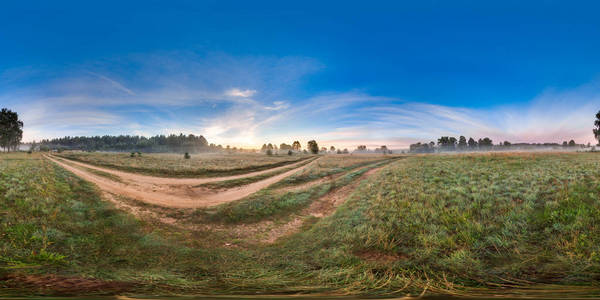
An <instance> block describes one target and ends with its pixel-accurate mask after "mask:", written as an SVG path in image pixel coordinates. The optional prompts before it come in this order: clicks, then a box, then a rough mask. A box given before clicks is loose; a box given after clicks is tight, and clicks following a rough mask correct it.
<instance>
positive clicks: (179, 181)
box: [52, 156, 311, 186]
mask: <svg viewBox="0 0 600 300" xmlns="http://www.w3.org/2000/svg"><path fill="white" fill-rule="evenodd" d="M52 158H54V159H55V160H56V159H60V160H64V161H68V162H69V163H70V164H74V165H78V166H82V167H86V168H89V169H94V170H98V171H102V172H106V173H109V174H113V175H116V176H119V177H120V178H121V179H125V180H129V181H134V182H144V183H150V184H157V185H167V184H168V185H192V186H193V185H199V184H204V183H210V182H218V181H225V180H232V179H239V178H244V177H252V176H257V175H262V174H265V173H269V172H274V171H278V170H282V169H286V168H290V167H295V166H298V165H301V164H303V163H305V162H307V160H310V159H311V158H308V159H303V160H302V161H299V162H296V163H293V164H288V165H283V166H279V167H276V168H272V169H267V170H262V171H256V172H251V173H245V174H240V175H232V176H223V177H206V178H169V177H156V176H148V175H141V174H135V173H130V172H125V171H118V170H113V169H109V168H103V167H98V166H95V165H92V164H86V163H82V162H78V161H74V160H70V159H67V158H64V157H56V156H52Z"/></svg>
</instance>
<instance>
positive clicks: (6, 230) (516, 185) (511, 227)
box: [0, 153, 600, 296]
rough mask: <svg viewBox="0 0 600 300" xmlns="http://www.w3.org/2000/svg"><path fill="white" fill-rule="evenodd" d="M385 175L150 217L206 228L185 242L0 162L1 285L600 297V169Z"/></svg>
mask: <svg viewBox="0 0 600 300" xmlns="http://www.w3.org/2000/svg"><path fill="white" fill-rule="evenodd" d="M94 155H97V154H94ZM388 158H389V157H388ZM269 159H270V158H269ZM332 159H334V160H335V159H339V158H337V157H333V158H332ZM382 159H384V157H383V156H372V159H366V160H354V159H348V160H342V161H340V162H339V167H337V168H339V169H343V170H342V171H339V172H338V173H339V174H340V175H339V176H337V177H334V178H332V180H331V181H325V182H320V183H319V184H317V185H314V186H310V187H307V188H306V189H304V190H301V191H295V192H285V191H284V190H283V191H282V187H289V186H293V185H294V184H301V183H305V182H307V180H298V181H288V182H287V183H285V184H283V186H279V187H269V188H267V189H265V190H262V191H260V192H258V193H256V194H254V195H251V196H250V197H247V198H245V199H242V200H239V201H235V202H231V203H228V204H225V205H221V206H217V207H215V208H214V209H212V210H211V211H210V212H207V211H206V210H184V209H179V210H178V209H164V208H153V207H150V206H148V207H144V209H148V210H149V211H155V212H161V211H163V212H164V213H165V214H168V215H169V216H171V217H175V218H177V217H178V216H185V219H186V222H189V223H191V224H193V226H197V227H189V228H188V227H181V226H174V225H170V224H166V223H164V222H161V221H160V220H159V219H158V218H152V217H139V216H138V217H134V216H133V215H132V214H129V213H127V212H124V211H121V210H118V209H116V208H115V207H114V206H113V205H112V204H111V203H110V202H107V201H104V200H103V199H102V198H101V195H100V192H99V191H98V190H97V189H96V188H95V187H94V186H93V185H91V184H89V183H87V182H85V181H82V180H80V179H78V178H77V177H75V176H74V175H72V174H70V173H69V172H66V171H64V170H63V169H61V168H59V167H58V166H56V165H54V164H52V163H51V162H49V161H47V160H44V159H42V158H41V156H40V155H38V154H35V153H34V154H30V155H28V154H0V179H1V181H0V200H1V201H0V202H1V204H0V205H1V211H2V212H1V214H0V224H1V225H0V278H2V277H7V276H8V277H9V278H22V277H18V276H25V275H30V274H56V275H58V276H67V277H69V276H77V277H82V278H95V279H101V280H109V281H118V282H134V283H135V285H133V286H131V287H128V288H127V293H130V294H136V293H137V294H143V293H154V294H156V293H160V294H171V293H177V294H186V293H209V294H210V293H222V294H237V293H239V294H254V293H290V292H305V293H309V292H327V293H338V294H367V295H381V294H394V295H406V294H411V295H419V294H421V293H422V292H424V291H426V292H427V293H434V294H435V293H441V294H453V295H492V294H494V293H497V291H498V289H499V288H502V293H504V294H511V293H513V294H522V293H526V294H536V293H537V294H538V295H539V294H541V295H542V296H543V295H549V294H551V293H553V292H554V293H557V292H558V293H560V292H566V291H568V292H571V293H581V294H585V295H588V296H589V295H600V292H599V288H600V286H599V282H600V213H599V212H600V155H598V154H597V153H577V154H575V153H572V154H553V153H543V154H542V153H539V154H532V153H529V154H502V153H495V154H472V155H471V154H470V155H423V156H407V157H403V158H402V159H396V160H392V161H388V160H385V161H384V160H382ZM363 163H365V164H364V165H361V164H363ZM325 165H327V166H333V167H331V168H333V169H337V168H336V167H335V163H334V162H333V161H327V162H323V163H321V164H320V165H318V166H317V167H318V168H321V167H320V166H325ZM378 166H382V167H383V168H382V169H381V170H379V171H378V172H377V173H375V174H374V175H373V176H370V177H368V178H367V179H365V180H364V181H361V182H360V184H358V185H357V187H356V188H355V189H354V191H353V192H352V193H350V194H349V195H348V196H347V198H346V201H345V202H344V203H343V204H342V205H341V206H340V207H339V208H338V209H337V210H336V211H335V213H334V214H333V215H331V216H325V217H323V218H308V220H309V221H308V222H305V223H303V224H302V226H301V228H299V231H298V232H297V233H294V234H291V235H287V236H284V237H282V238H280V239H278V240H277V241H276V242H275V243H269V244H262V243H257V241H256V240H253V239H254V238H253V235H252V234H250V233H249V232H247V231H244V230H247V229H248V228H251V227H252V226H254V225H253V224H255V223H257V222H259V223H258V224H261V223H260V222H264V220H271V221H274V222H282V224H283V223H285V222H287V221H288V220H289V218H290V214H298V213H300V210H301V209H302V207H306V206H307V205H309V204H310V203H311V202H313V201H316V199H318V198H319V197H321V196H323V195H327V194H330V193H335V192H336V190H338V189H339V188H340V187H343V186H345V185H348V184H350V183H351V182H356V181H355V180H357V178H358V177H359V176H360V174H363V173H364V172H366V170H367V169H370V168H375V167H378ZM353 167H356V168H353ZM344 168H345V169H344ZM325 169H327V168H325ZM328 170H329V169H328ZM336 172H337V171H336ZM325 173H329V171H325V172H320V171H315V172H313V171H308V172H306V174H325ZM301 174H305V173H301ZM300 176H302V175H300ZM309 177H310V176H309ZM296 178H302V177H299V176H296ZM315 178H321V176H320V175H319V176H315V177H312V178H311V179H309V181H310V180H314V179H315ZM129 203H135V201H131V202H129ZM207 213H211V215H210V216H209V217H211V218H207V215H206V214H207ZM194 217H196V218H197V219H193V218H194ZM278 220H280V221H278ZM215 222H216V223H215ZM186 224H187V223H186ZM275 224H276V225H275V227H276V226H278V225H277V224H279V223H275ZM252 228H253V227H252ZM232 236H235V237H236V238H235V239H232ZM11 276H12V277H11ZM2 285H4V287H5V288H3V289H2V288H0V290H1V291H2V292H3V293H5V294H10V293H13V294H15V293H16V294H19V293H21V294H22V293H23V292H24V291H23V289H22V288H21V289H20V288H19V287H18V286H15V285H14V280H13V282H12V283H11V281H0V287H2ZM9 287H10V288H9ZM27 292H28V293H32V294H34V293H42V294H48V293H52V289H49V288H46V289H44V288H43V287H37V289H31V287H28V289H27ZM109 292H110V291H109Z"/></svg>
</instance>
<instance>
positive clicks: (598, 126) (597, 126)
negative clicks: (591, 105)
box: [594, 111, 600, 145]
mask: <svg viewBox="0 0 600 300" xmlns="http://www.w3.org/2000/svg"><path fill="white" fill-rule="evenodd" d="M594 137H595V138H596V140H597V141H598V144H599V145H600V111H598V113H597V114H596V121H594Z"/></svg>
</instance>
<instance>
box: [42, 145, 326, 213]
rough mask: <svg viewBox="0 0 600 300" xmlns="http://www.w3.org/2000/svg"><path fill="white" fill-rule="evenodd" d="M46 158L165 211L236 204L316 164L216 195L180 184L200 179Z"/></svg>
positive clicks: (107, 187) (77, 173) (119, 192)
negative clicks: (229, 203)
mask: <svg viewBox="0 0 600 300" xmlns="http://www.w3.org/2000/svg"><path fill="white" fill-rule="evenodd" d="M45 157H46V158H47V159H48V160H50V161H52V162H54V163H56V164H57V165H59V166H61V167H62V168H64V169H66V170H68V171H70V172H72V173H74V174H75V175H77V176H79V177H81V178H82V179H84V180H87V181H90V182H92V183H94V184H96V185H97V186H98V187H99V188H100V189H101V190H104V191H106V192H109V193H113V194H119V195H122V196H125V197H128V198H132V199H135V200H138V201H142V202H145V203H149V204H154V205H159V206H164V207H174V208H198V207H210V206H215V205H219V204H222V203H227V202H231V201H235V200H239V199H242V198H244V197H246V196H249V195H251V194H253V193H255V192H257V191H259V190H261V189H263V188H266V187H268V186H269V185H271V184H273V183H275V182H277V181H280V180H281V179H283V178H285V177H288V176H290V175H292V174H294V173H296V172H298V171H301V170H303V169H304V168H306V167H308V166H309V165H310V164H312V163H313V162H314V161H316V160H313V162H311V163H308V164H306V165H303V166H301V167H298V168H295V169H292V170H290V171H287V172H284V173H281V174H279V175H276V176H272V177H269V178H267V179H264V180H261V181H257V182H254V183H251V184H248V185H245V186H241V187H236V188H232V189H228V190H225V191H221V192H218V193H215V192H211V191H208V190H207V189H204V188H199V187H194V186H190V185H184V184H183V183H181V180H187V181H190V180H196V181H191V182H193V183H191V184H199V182H198V180H202V179H187V178H186V179H179V178H159V177H151V176H144V175H136V174H131V173H126V172H119V171H113V170H109V169H104V168H98V167H94V166H91V165H87V164H83V163H79V162H73V161H69V163H66V162H63V161H60V160H58V159H56V158H54V157H50V156H45ZM303 162H304V161H303ZM71 163H73V164H74V165H78V166H80V167H85V168H90V169H95V170H100V171H104V172H106V173H110V174H113V175H117V176H119V177H120V178H121V179H126V181H124V182H117V181H113V180H110V179H108V178H105V177H102V176H99V175H95V174H93V173H91V172H89V171H86V170H85V169H81V168H77V167H75V166H73V165H71ZM300 163H302V162H299V163H296V164H293V165H287V166H285V167H290V166H295V165H297V164H300ZM280 168H281V167H278V168H273V169H271V170H266V172H271V171H274V170H277V169H280ZM108 171H110V172H108ZM263 173H265V171H261V172H255V173H252V174H253V175H259V174H263ZM246 176H251V175H249V174H244V176H230V177H221V179H220V180H230V179H235V178H241V177H246ZM147 178H150V179H161V180H159V181H153V182H151V183H148V182H144V180H145V179H147ZM205 179H208V180H210V179H216V178H205ZM171 180H173V181H171ZM151 181H152V180H151ZM157 182H162V184H161V183H157ZM173 182H177V183H173ZM205 182H212V181H205ZM173 184H175V185H184V186H175V187H174V186H173Z"/></svg>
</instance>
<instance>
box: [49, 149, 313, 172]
mask: <svg viewBox="0 0 600 300" xmlns="http://www.w3.org/2000/svg"><path fill="white" fill-rule="evenodd" d="M57 155H58V156H61V157H64V158H68V159H71V160H75V161H80V162H84V163H89V164H93V165H96V166H100V167H107V168H112V169H117V170H122V171H127V172H134V173H140V174H146V175H153V176H164V177H211V176H228V175H237V174H244V173H249V172H254V171H262V170H267V169H270V168H273V167H278V166H283V165H286V164H291V163H294V162H298V161H300V160H302V159H307V158H309V157H311V156H310V155H305V154H295V155H291V156H290V155H287V154H286V155H272V156H267V155H264V154H262V153H244V154H240V153H235V154H216V153H202V154H192V155H191V158H190V159H184V157H183V154H168V153H156V154H154V153H144V154H142V156H141V157H140V156H137V155H136V156H135V157H131V156H130V153H107V152H63V153H59V154H57Z"/></svg>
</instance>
